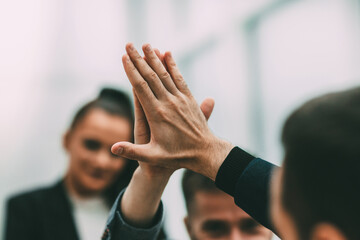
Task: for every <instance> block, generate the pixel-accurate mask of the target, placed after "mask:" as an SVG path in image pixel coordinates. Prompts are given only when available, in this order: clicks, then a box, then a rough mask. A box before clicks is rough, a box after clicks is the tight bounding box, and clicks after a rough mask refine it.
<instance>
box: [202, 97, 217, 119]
mask: <svg viewBox="0 0 360 240" xmlns="http://www.w3.org/2000/svg"><path fill="white" fill-rule="evenodd" d="M214 106H215V101H214V99H212V98H206V99H205V100H204V101H203V102H202V103H201V105H200V109H201V111H202V112H203V114H204V116H205V118H206V120H209V118H210V116H211V113H212V111H213V110H214Z"/></svg>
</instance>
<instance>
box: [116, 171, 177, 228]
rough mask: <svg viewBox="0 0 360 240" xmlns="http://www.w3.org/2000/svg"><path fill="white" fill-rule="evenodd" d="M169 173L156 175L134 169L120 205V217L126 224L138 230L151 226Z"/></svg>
mask: <svg viewBox="0 0 360 240" xmlns="http://www.w3.org/2000/svg"><path fill="white" fill-rule="evenodd" d="M171 173H172V172H166V173H164V172H162V173H159V174H156V173H154V172H152V173H149V172H147V171H144V169H142V168H141V167H138V168H137V169H136V171H135V172H134V175H133V177H132V179H131V181H130V184H129V186H128V187H127V189H126V191H125V193H124V195H123V198H122V200H121V204H120V207H121V213H122V216H123V218H124V219H125V221H126V222H127V223H128V224H130V225H132V226H134V227H140V228H147V227H150V226H151V225H152V223H153V220H154V217H155V215H156V213H157V210H158V207H159V204H160V200H161V195H162V193H163V191H164V189H165V187H166V184H167V182H168V180H169V178H170V176H171Z"/></svg>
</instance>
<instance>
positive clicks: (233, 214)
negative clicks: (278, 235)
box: [185, 191, 272, 240]
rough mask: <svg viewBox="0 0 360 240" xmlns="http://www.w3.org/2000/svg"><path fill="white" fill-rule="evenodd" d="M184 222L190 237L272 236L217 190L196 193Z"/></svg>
mask: <svg viewBox="0 0 360 240" xmlns="http://www.w3.org/2000/svg"><path fill="white" fill-rule="evenodd" d="M185 224H186V227H187V230H188V232H189V235H190V237H191V239H192V240H202V239H231V240H235V239H238V240H269V239H271V236H272V233H271V232H270V231H269V230H268V229H266V228H265V227H263V226H261V225H260V224H259V223H257V222H256V221H255V220H254V219H253V218H251V217H250V216H249V215H248V214H247V213H245V212H244V211H243V210H242V209H240V208H239V207H238V206H236V205H235V203H234V199H233V198H232V197H231V196H229V195H228V194H226V193H223V192H220V191H216V192H197V193H196V194H195V199H194V201H193V203H192V205H191V208H190V209H189V214H188V217H186V218H185Z"/></svg>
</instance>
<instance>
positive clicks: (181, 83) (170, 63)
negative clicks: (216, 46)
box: [165, 52, 191, 95]
mask: <svg viewBox="0 0 360 240" xmlns="http://www.w3.org/2000/svg"><path fill="white" fill-rule="evenodd" d="M165 63H166V66H167V67H168V71H169V73H170V75H171V78H172V79H173V81H174V83H175V85H176V87H177V89H179V90H180V92H182V93H184V94H186V95H191V92H190V90H189V88H188V87H187V85H186V82H185V80H184V78H183V76H182V75H181V73H180V71H179V69H178V67H177V66H176V63H175V60H174V58H173V57H172V55H171V53H170V52H166V53H165Z"/></svg>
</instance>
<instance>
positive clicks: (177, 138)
mask: <svg viewBox="0 0 360 240" xmlns="http://www.w3.org/2000/svg"><path fill="white" fill-rule="evenodd" d="M126 52H127V54H125V55H124V56H123V65H124V68H125V72H126V74H127V76H128V78H129V80H130V83H131V84H132V86H133V89H134V93H135V95H136V98H137V100H138V101H137V103H138V104H137V105H138V107H137V108H139V107H140V106H141V108H142V111H137V110H136V112H137V113H142V118H143V119H144V122H145V121H146V122H147V124H148V125H147V126H148V128H147V132H150V134H149V136H148V138H147V141H146V143H145V142H136V143H135V144H132V143H129V142H118V143H116V144H114V145H113V147H112V152H113V153H114V154H117V155H119V156H122V157H125V158H129V159H133V160H138V161H140V162H146V163H148V164H151V165H156V166H160V167H164V168H168V169H173V170H176V169H179V168H188V169H190V170H192V171H195V172H198V173H200V174H203V175H205V176H207V177H209V178H211V179H213V180H215V177H216V174H217V171H218V169H219V167H220V165H221V164H222V162H223V161H224V159H225V158H226V156H227V155H228V153H229V152H230V150H231V149H232V148H233V145H232V144H231V143H229V142H226V141H224V140H221V139H219V138H217V137H216V136H215V135H213V134H212V132H211V131H210V129H209V127H208V125H207V122H206V115H207V117H209V116H210V113H211V110H212V107H213V101H212V100H205V102H204V103H203V104H202V107H199V106H198V104H197V102H196V100H195V98H194V97H193V96H192V94H191V92H190V90H189V89H188V87H187V85H186V83H185V81H184V79H183V77H182V75H181V74H180V72H179V69H178V68H177V66H176V63H175V61H174V59H173V57H172V55H171V53H170V52H166V53H165V54H164V55H160V54H159V52H158V51H155V50H154V49H152V47H151V46H150V44H145V45H144V46H143V52H144V54H145V57H144V58H143V57H142V56H141V55H140V54H139V53H138V52H137V50H136V49H135V48H134V46H133V45H132V44H127V45H126ZM209 109H211V110H210V111H208V112H206V111H207V110H209ZM202 110H205V112H204V113H203V112H202ZM204 114H205V116H204ZM135 125H136V124H135ZM140 135H143V134H140Z"/></svg>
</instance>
